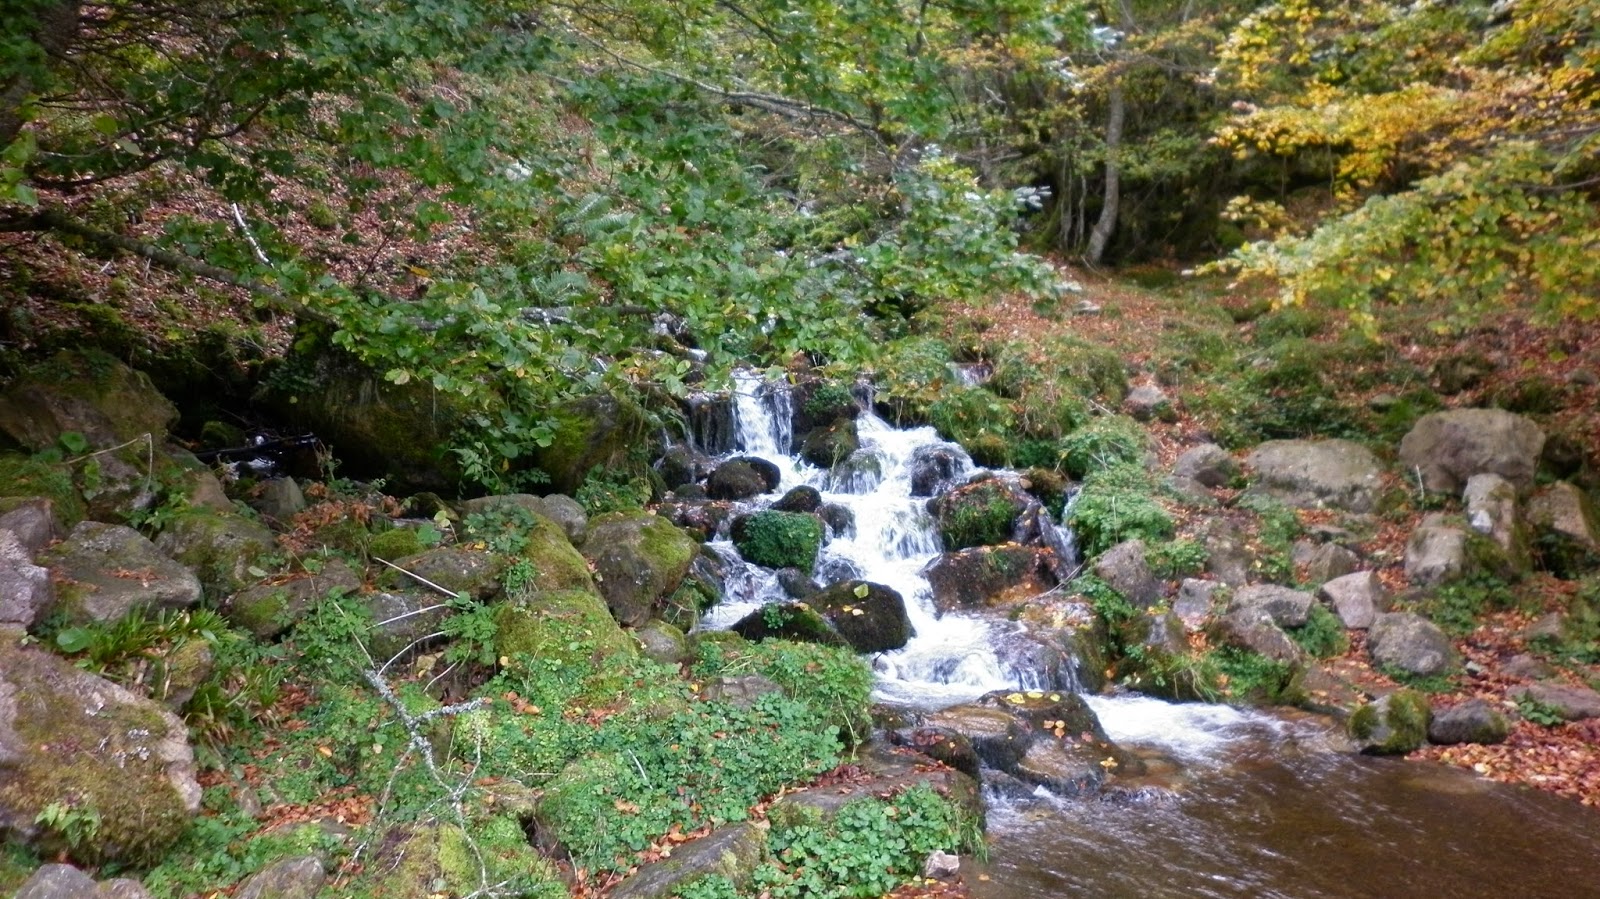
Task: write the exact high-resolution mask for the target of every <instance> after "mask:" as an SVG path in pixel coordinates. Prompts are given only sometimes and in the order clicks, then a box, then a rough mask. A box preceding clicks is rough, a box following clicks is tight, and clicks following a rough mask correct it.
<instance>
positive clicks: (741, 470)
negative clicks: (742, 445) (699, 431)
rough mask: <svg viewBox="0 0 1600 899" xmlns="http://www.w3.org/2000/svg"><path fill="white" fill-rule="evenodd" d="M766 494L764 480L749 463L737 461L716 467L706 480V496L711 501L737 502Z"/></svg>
mask: <svg viewBox="0 0 1600 899" xmlns="http://www.w3.org/2000/svg"><path fill="white" fill-rule="evenodd" d="M766 492H767V482H766V479H764V478H762V477H761V474H760V473H759V472H757V471H756V470H755V469H754V468H752V467H751V466H750V465H749V463H747V462H744V461H741V460H738V459H734V460H732V461H728V462H724V463H722V464H721V465H718V466H717V467H716V470H714V471H712V472H711V476H710V477H709V478H707V479H706V495H708V496H710V497H711V498H712V499H720V500H732V501H738V500H743V499H749V498H750V497H752V496H760V495H761V494H763V493H766Z"/></svg>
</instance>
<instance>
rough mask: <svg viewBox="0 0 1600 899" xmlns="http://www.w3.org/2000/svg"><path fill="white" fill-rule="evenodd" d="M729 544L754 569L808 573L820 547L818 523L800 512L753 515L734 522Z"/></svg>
mask: <svg viewBox="0 0 1600 899" xmlns="http://www.w3.org/2000/svg"><path fill="white" fill-rule="evenodd" d="M733 543H734V546H736V547H738V549H739V554H740V555H742V556H744V558H745V559H746V560H747V561H749V562H752V563H754V564H756V565H763V566H766V567H767V568H798V569H800V570H802V571H810V570H811V567H812V566H813V565H815V564H816V561H817V551H818V550H819V549H820V548H821V547H822V520H821V519H819V518H818V517H817V516H815V515H811V514H808V513H804V512H775V511H772V510H770V509H768V510H764V511H761V512H756V513H754V514H751V515H747V516H745V517H743V518H740V519H738V520H737V521H735V522H734V527H733Z"/></svg>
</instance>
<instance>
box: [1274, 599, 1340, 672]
mask: <svg viewBox="0 0 1600 899" xmlns="http://www.w3.org/2000/svg"><path fill="white" fill-rule="evenodd" d="M1287 632H1288V634H1289V638H1290V639H1291V640H1293V641H1294V642H1295V643H1297V644H1299V646H1300V648H1301V649H1303V650H1305V651H1306V652H1308V653H1310V654H1311V655H1313V656H1315V657H1316V658H1319V659H1330V658H1333V657H1334V656H1337V655H1343V654H1344V651H1345V650H1347V649H1349V648H1350V638H1349V636H1348V635H1346V634H1345V630H1344V622H1342V621H1340V620H1339V616H1337V615H1335V614H1333V612H1332V611H1331V610H1330V609H1329V608H1328V607H1327V606H1324V605H1322V604H1321V603H1313V604H1312V606H1311V614H1310V617H1308V618H1307V619H1306V623H1305V624H1303V625H1301V626H1300V627H1292V628H1289V629H1288V631H1287Z"/></svg>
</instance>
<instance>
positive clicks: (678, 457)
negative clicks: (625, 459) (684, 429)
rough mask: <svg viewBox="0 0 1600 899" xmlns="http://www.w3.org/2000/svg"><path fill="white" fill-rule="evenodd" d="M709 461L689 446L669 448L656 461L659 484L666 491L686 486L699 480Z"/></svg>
mask: <svg viewBox="0 0 1600 899" xmlns="http://www.w3.org/2000/svg"><path fill="white" fill-rule="evenodd" d="M709 463H710V460H709V459H707V458H706V456H705V454H704V453H701V452H699V451H697V450H695V449H694V447H691V446H684V445H681V444H680V445H678V446H670V447H667V451H666V452H664V453H662V454H661V458H659V459H657V460H656V463H655V469H656V473H657V474H659V475H661V484H662V486H664V487H666V488H667V489H668V490H677V489H678V488H680V487H683V486H686V485H688V484H693V483H694V482H695V481H698V480H700V476H701V472H702V471H704V470H707V465H708V464H709Z"/></svg>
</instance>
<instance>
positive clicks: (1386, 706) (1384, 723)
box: [1349, 689, 1432, 755]
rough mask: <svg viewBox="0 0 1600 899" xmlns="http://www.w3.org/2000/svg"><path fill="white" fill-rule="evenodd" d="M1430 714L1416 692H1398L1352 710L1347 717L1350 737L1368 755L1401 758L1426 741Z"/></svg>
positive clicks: (1425, 703) (1419, 694) (1424, 702)
mask: <svg viewBox="0 0 1600 899" xmlns="http://www.w3.org/2000/svg"><path fill="white" fill-rule="evenodd" d="M1431 715H1432V710H1431V709H1430V708H1429V707H1428V699H1427V697H1425V696H1423V695H1422V694H1421V693H1419V692H1417V691H1416V690H1409V689H1402V690H1396V691H1395V692H1393V693H1390V694H1389V695H1387V696H1385V697H1383V698H1381V699H1379V700H1378V701H1377V702H1374V703H1371V704H1369V705H1364V706H1362V707H1361V708H1359V709H1356V711H1355V714H1353V715H1351V716H1350V722H1349V730H1350V736H1351V737H1353V738H1354V739H1355V741H1356V744H1357V745H1358V746H1359V747H1360V748H1361V751H1362V752H1363V753H1366V754H1368V755H1404V754H1406V753H1408V752H1411V751H1413V750H1416V749H1420V748H1422V745H1423V744H1424V743H1426V742H1427V740H1428V722H1429V718H1430V716H1431Z"/></svg>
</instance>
